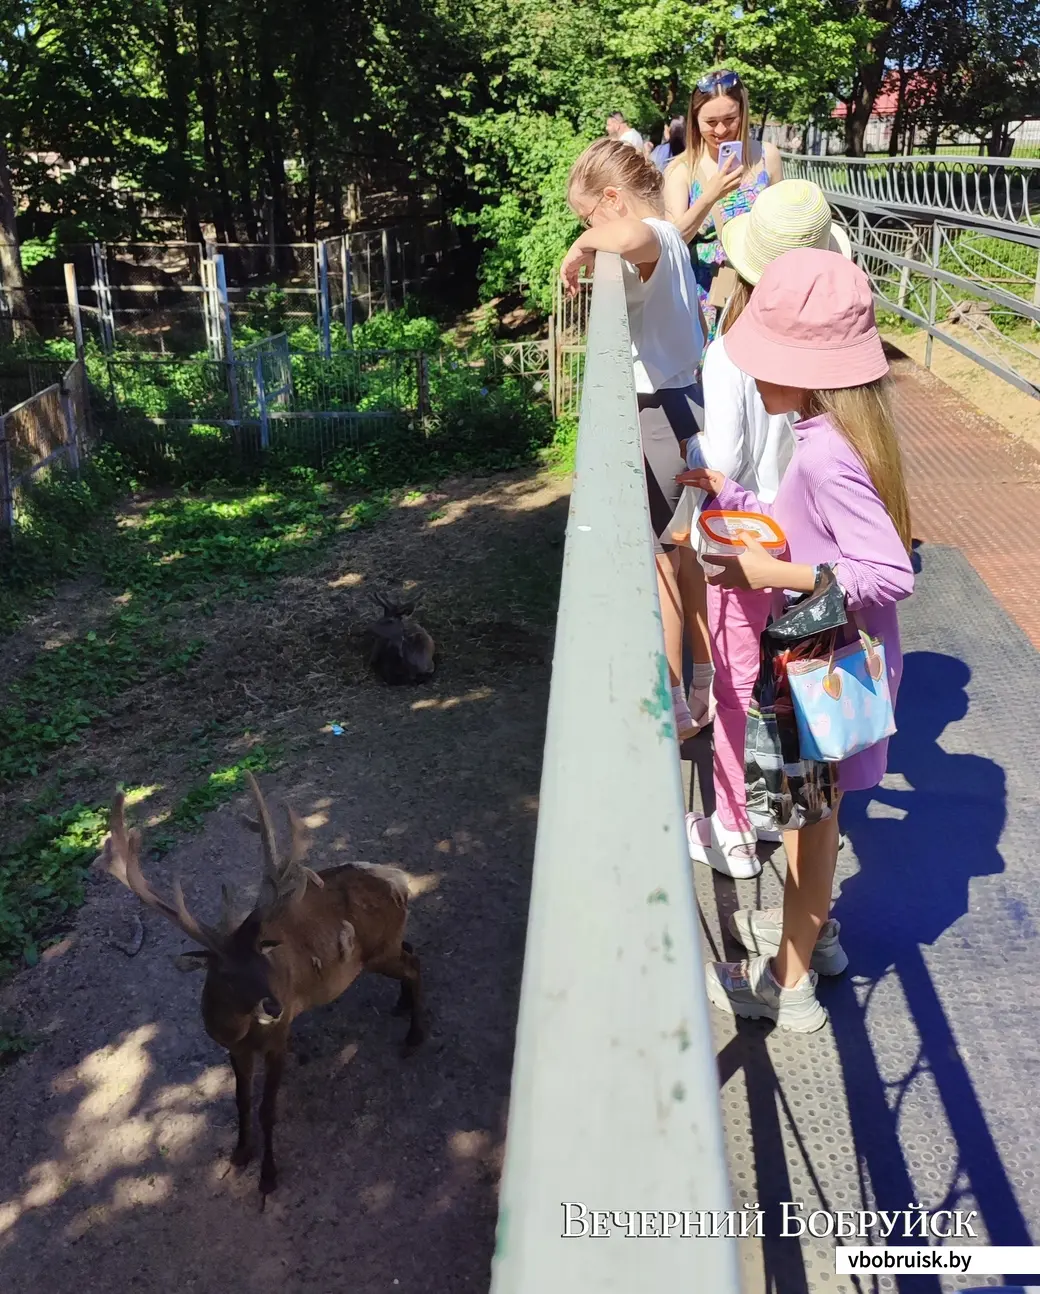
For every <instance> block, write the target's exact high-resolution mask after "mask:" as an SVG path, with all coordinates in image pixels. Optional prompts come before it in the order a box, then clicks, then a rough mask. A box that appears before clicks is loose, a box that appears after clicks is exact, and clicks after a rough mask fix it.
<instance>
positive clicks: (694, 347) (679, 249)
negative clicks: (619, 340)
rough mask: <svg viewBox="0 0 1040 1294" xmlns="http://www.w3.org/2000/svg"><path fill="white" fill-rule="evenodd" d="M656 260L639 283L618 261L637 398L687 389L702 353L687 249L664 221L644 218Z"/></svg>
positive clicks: (629, 268) (635, 271)
mask: <svg viewBox="0 0 1040 1294" xmlns="http://www.w3.org/2000/svg"><path fill="white" fill-rule="evenodd" d="M643 223H644V224H646V225H649V226H650V228H651V229H652V230H653V231H654V233H655V234H656V236H657V241H658V242H659V243H660V245H661V257H660V259H659V260H658V262H657V264H656V265H655V266H654V272H653V273H652V274H651V275H650V277H649V278H648V279H647V280H646V282H645V283H644V282H643V280H642V279H641V278H640V277H639V270H638V269H637V268H636V266H635V265H632V264H630V263H629V262H628V261H624V260H623V261H622V262H621V266H622V270H623V272H624V283H625V295H626V297H627V299H628V326H629V330H630V331H631V334H632V361H633V365H634V368H635V379H636V390H637V391H638V392H639V393H640V394H649V393H651V392H653V391H664V390H670V389H672V388H675V387H682V386H691V385H692V384H693V383H694V381H696V373H697V365H698V364H699V363H700V358H701V352H702V351H703V350H704V338H703V336H702V335H701V327H700V321H699V319H698V315H697V280H696V279H695V278H694V277H693V266H692V265H691V264H690V251H689V248H688V247H687V246H686V244H685V243H684V242H683V240H682V235H681V234H680V233H679V231H678V229H676V227H675V226H674V225H673V224H671V223H670V222H669V221H667V220H658V219H656V218H655V217H653V216H648V217H646V218H645V219H644V221H643Z"/></svg>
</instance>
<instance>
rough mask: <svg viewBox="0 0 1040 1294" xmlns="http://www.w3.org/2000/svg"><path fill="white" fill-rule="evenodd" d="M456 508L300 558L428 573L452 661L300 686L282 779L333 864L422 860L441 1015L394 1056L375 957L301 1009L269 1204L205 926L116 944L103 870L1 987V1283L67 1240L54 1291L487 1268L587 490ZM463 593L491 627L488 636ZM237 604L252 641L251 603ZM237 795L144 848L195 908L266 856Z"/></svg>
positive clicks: (417, 904)
mask: <svg viewBox="0 0 1040 1294" xmlns="http://www.w3.org/2000/svg"><path fill="white" fill-rule="evenodd" d="M528 484H529V483H528ZM470 493H471V494H473V495H474V496H476V495H477V494H478V493H479V491H475V490H473V489H472V488H471V491H470ZM451 507H454V509H455V515H453V516H452V519H451V524H450V525H445V524H441V525H440V526H437V525H433V524H430V523H427V522H425V521H423V520H422V519H419V520H417V521H416V522H415V523H414V524H409V522H408V519H407V518H404V519H402V521H401V522H400V524H398V523H397V522H396V521H389V522H387V523H384V526H383V528H382V530H381V532H380V535H379V536H378V538H372V537H369V538H365V537H364V536H358V537H357V541H356V542H353V543H351V542H350V540H349V537H348V539H347V540H345V541H344V542H345V544H348V547H345V548H344V549H343V551H342V552H340V553H339V554H338V555H337V554H333V555H332V556H331V557H329V558H328V560H327V561H325V562H324V563H323V565H322V568H321V569H320V570H317V571H315V572H314V573H313V576H312V577H311V585H312V586H313V587H311V586H308V587H304V585H301V583H300V581H299V577H297V578H296V579H295V580H294V583H293V588H292V590H291V592H292V596H293V597H294V598H296V600H297V604H298V605H303V604H304V603H306V604H307V605H311V602H312V600H313V599H314V598H316V597H317V588H318V585H319V584H323V585H324V586H325V587H326V588H329V589H333V590H334V588H335V585H336V582H337V580H341V579H342V576H343V575H344V574H349V575H350V577H351V579H350V582H349V584H348V585H347V587H349V588H350V589H351V591H352V593H354V592H356V593H357V594H358V596H359V597H360V596H361V595H362V594H365V593H366V590H367V586H368V585H370V584H375V583H377V582H378V583H379V584H385V583H387V582H391V583H392V582H394V581H395V580H397V581H398V583H401V582H404V581H405V580H406V579H411V580H414V581H417V582H422V583H423V584H424V585H425V586H426V587H427V589H428V591H429V592H430V593H431V594H432V602H433V607H434V610H433V616H432V619H433V620H434V621H435V622H436V624H435V625H432V626H431V627H434V628H439V629H440V631H441V633H442V637H443V639H444V641H445V645H446V648H447V650H446V653H445V663H444V667H443V670H442V672H441V673H440V674H439V676H438V677H437V679H436V680H435V681H434V683H433V684H431V685H428V686H427V687H425V688H422V689H418V690H412V689H386V688H384V687H382V686H381V685H379V684H378V683H376V682H374V681H372V680H370V679H369V678H367V676H366V675H365V673H364V670H363V668H361V667H359V666H358V665H357V664H356V662H355V664H352V665H348V664H345V665H344V667H343V670H342V672H341V673H340V674H339V675H331V676H330V677H328V678H327V679H326V680H325V684H324V690H323V691H322V692H321V693H320V694H319V693H318V692H317V691H313V692H308V693H307V694H306V704H304V705H303V706H302V707H300V712H299V713H298V714H297V715H296V716H295V718H294V724H293V725H292V726H291V728H290V729H288V730H287V738H292V740H288V748H289V751H290V753H289V755H288V757H287V759H286V761H285V763H284V764H283V766H282V767H281V768H280V769H279V770H278V771H277V772H276V773H273V774H268V775H265V776H263V777H262V778H261V783H262V786H263V788H264V790H265V793H266V794H267V795H268V796H269V798H271V799H272V800H273V802H274V803H275V804H277V802H278V800H279V799H282V798H285V799H288V800H290V801H291V803H292V804H293V805H294V807H296V808H297V810H298V811H299V812H301V813H303V814H305V815H314V822H315V824H320V825H316V829H315V833H314V834H315V844H314V849H313V861H315V865H326V864H331V863H334V862H337V861H346V860H348V859H351V858H362V859H365V860H367V861H372V862H383V863H390V862H392V863H396V864H398V865H400V866H402V867H403V868H404V869H405V870H406V871H407V872H409V874H410V875H411V876H412V877H413V890H414V892H415V897H414V898H413V903H412V917H411V920H410V938H411V940H412V942H413V944H414V945H415V948H416V951H417V952H418V953H419V954H420V956H421V958H422V964H423V972H424V979H425V985H426V993H427V999H428V1004H429V1010H430V1015H431V1020H430V1024H431V1037H430V1039H429V1041H428V1042H427V1043H426V1045H425V1046H424V1048H423V1049H421V1050H420V1052H419V1053H418V1054H417V1055H416V1056H414V1057H413V1058H411V1059H409V1060H404V1059H402V1057H401V1055H400V1043H401V1040H402V1035H403V1029H404V1022H402V1021H401V1020H398V1019H395V1018H392V1017H391V1015H390V1012H391V1009H392V1007H393V1005H394V1002H395V998H396V986H395V985H393V984H391V983H390V982H388V981H386V980H383V979H380V978H379V977H375V976H373V977H371V978H368V977H363V978H362V980H360V981H359V982H358V983H357V984H355V985H354V986H353V987H352V988H351V989H350V990H349V991H348V992H347V994H346V995H345V996H344V997H343V998H341V999H340V1000H339V1001H338V1002H335V1003H333V1004H331V1005H330V1006H328V1007H326V1008H323V1009H321V1010H319V1011H315V1012H314V1013H312V1014H311V1015H309V1016H306V1017H304V1018H302V1019H301V1020H300V1021H299V1022H298V1023H297V1025H296V1027H295V1030H294V1035H295V1039H296V1043H295V1055H294V1059H293V1060H292V1061H291V1062H290V1066H289V1069H288V1071H287V1075H286V1079H285V1082H284V1084H283V1087H282V1095H281V1109H280V1120H279V1125H278V1128H277V1132H276V1137H277V1140H276V1150H277V1153H278V1156H279V1160H280V1168H281V1170H282V1176H281V1183H280V1186H279V1189H278V1191H277V1193H276V1194H275V1195H273V1196H271V1197H270V1200H269V1202H268V1205H267V1209H266V1212H264V1213H263V1214H261V1213H260V1212H259V1209H258V1203H259V1195H258V1192H257V1183H256V1171H257V1170H256V1166H255V1165H254V1166H252V1167H251V1168H250V1169H247V1170H246V1171H245V1172H244V1173H243V1174H242V1175H240V1176H238V1175H234V1174H228V1175H226V1174H227V1156H228V1152H229V1150H230V1148H231V1145H232V1142H233V1137H234V1126H235V1114H234V1103H233V1092H232V1082H231V1076H230V1069H229V1067H228V1066H227V1064H226V1062H225V1057H224V1053H222V1052H221V1051H220V1050H219V1049H218V1048H217V1047H216V1046H215V1045H214V1044H212V1043H211V1042H210V1041H209V1039H208V1038H207V1037H206V1035H205V1034H204V1032H203V1030H202V1027H201V1022H200V1020H199V1017H198V997H199V991H200V988H201V981H200V979H199V977H197V976H185V975H179V974H177V972H176V971H175V970H174V969H173V967H172V965H171V964H170V957H171V956H172V955H173V954H175V953H177V952H179V951H181V950H182V949H183V947H184V946H185V942H184V940H183V939H182V938H181V936H180V935H179V932H177V931H175V930H174V929H173V927H172V926H170V925H168V924H167V923H166V922H164V921H163V919H162V918H161V917H159V916H158V915H157V914H155V913H152V912H144V913H143V914H142V915H143V923H144V929H145V938H144V944H143V948H142V949H141V951H140V953H139V954H138V955H137V956H136V957H134V958H132V959H130V958H128V957H127V956H125V955H124V953H122V952H120V951H117V950H116V949H115V948H114V947H113V945H112V943H111V937H112V932H113V931H114V930H116V929H117V928H119V927H120V926H121V925H122V924H123V923H125V921H126V920H127V919H128V917H129V915H130V913H131V911H132V910H136V909H135V907H134V905H135V900H134V899H133V898H132V897H131V896H129V895H127V894H125V893H124V891H122V890H121V889H120V888H119V887H118V886H117V885H115V883H114V882H112V881H110V880H108V879H107V878H100V879H98V880H97V881H96V882H95V883H93V884H92V885H91V887H90V890H91V892H90V897H89V898H88V903H87V905H86V907H85V908H84V910H83V912H82V913H81V914H80V917H79V920H78V921H77V923H76V926H75V928H74V930H73V931H72V934H71V937H70V939H69V940H68V941H67V942H66V943H65V944H64V945H61V946H59V948H58V949H56V950H55V952H54V954H53V955H52V956H51V957H50V958H49V959H47V960H45V962H44V963H43V964H41V966H40V967H39V968H37V969H36V970H34V971H32V972H28V973H26V974H25V975H23V976H22V977H20V979H19V980H18V981H17V982H16V983H15V984H14V985H13V986H9V989H8V991H7V993H6V998H7V1000H8V1002H11V1001H13V1002H14V1003H15V1004H16V1005H17V1006H18V1007H19V1009H20V1010H21V1013H22V1016H23V1019H24V1021H25V1023H26V1025H27V1026H28V1027H29V1028H30V1029H31V1030H32V1031H33V1032H34V1033H35V1034H36V1036H37V1038H38V1040H39V1041H38V1045H37V1047H36V1049H35V1050H34V1051H33V1052H32V1053H31V1054H29V1055H28V1056H26V1057H25V1058H23V1059H22V1060H20V1061H19V1062H17V1063H16V1064H14V1065H13V1066H11V1067H10V1068H9V1069H8V1070H7V1071H6V1072H5V1073H4V1074H3V1075H2V1077H0V1095H2V1108H0V1139H2V1141H3V1143H4V1145H5V1153H4V1156H3V1163H2V1168H0V1271H2V1273H3V1276H2V1279H0V1287H2V1288H4V1289H8V1288H10V1289H17V1288H26V1289H31V1288H35V1287H37V1285H38V1284H39V1273H40V1271H41V1270H42V1267H43V1265H44V1264H46V1271H47V1279H46V1283H47V1287H48V1289H49V1290H52V1291H54V1292H55V1294H80V1292H81V1291H88V1290H98V1291H101V1290H104V1291H111V1290H124V1289H127V1290H128V1289H142V1290H148V1291H155V1292H156V1294H158V1292H161V1291H170V1294H173V1291H177V1292H178V1294H180V1292H181V1291H185V1290H195V1291H198V1292H199V1294H210V1292H212V1294H218V1292H219V1294H224V1291H232V1292H233V1291H239V1290H242V1291H244V1290H249V1291H251V1294H264V1292H265V1291H272V1292H273V1291H276V1290H277V1291H300V1292H303V1291H306V1292H307V1294H326V1292H327V1291H331V1290H359V1291H362V1290H364V1291H368V1290H391V1289H393V1290H397V1289H400V1290H401V1291H402V1294H403V1292H405V1291H414V1292H416V1294H419V1292H422V1294H427V1292H428V1294H443V1292H444V1291H448V1290H450V1291H452V1294H464V1292H465V1291H477V1290H480V1291H484V1290H486V1288H487V1282H488V1278H489V1264H490V1258H491V1249H492V1243H493V1232H494V1224H495V1218H496V1212H497V1201H496V1187H497V1179H498V1173H499V1168H500V1159H501V1154H502V1144H503V1137H504V1132H505V1117H506V1110H507V1101H508V1094H509V1079H510V1071H511V1065H512V1048H513V1033H514V1025H515V1017H516V1010H517V1002H518V994H519V984H520V974H521V963H522V956H523V947H524V932H525V923H526V916H527V900H528V887H529V878H530V867H531V861H532V857H533V852H534V834H535V822H536V813H537V796H538V790H539V779H540V766H541V751H542V741H543V735H544V734H543V728H544V719H545V711H546V705H547V700H548V684H549V661H550V657H551V640H552V619H551V616H552V610H553V608H554V605H555V592H556V584H557V581H558V577H559V562H560V557H561V556H562V544H561V541H562V535H563V526H564V520H565V510H566V498H565V494H564V489H563V487H562V485H560V484H556V485H555V486H552V487H550V488H543V489H542V490H541V491H540V492H539V490H538V489H535V488H528V486H525V485H524V483H523V482H519V483H518V482H516V481H515V480H514V481H512V482H506V483H505V484H501V483H500V484H499V486H496V487H495V488H485V489H484V490H483V494H482V496H481V497H480V498H476V497H474V498H471V499H469V500H468V501H467V498H466V497H464V491H461V490H460V491H458V492H457V497H454V498H449V499H447V500H445V504H444V510H445V511H447V510H449V508H451ZM395 526H397V539H396V541H395V539H394V536H393V534H392V533H391V531H392V528H393V527H395ZM467 527H469V530H468V531H467ZM449 537H450V538H449ZM366 545H368V546H367V547H366ZM525 556H526V559H527V560H526V561H525V560H524V558H525ZM532 566H533V567H534V569H533V570H532ZM449 568H450V569H449ZM449 576H450V588H448V587H447V582H448V580H449ZM304 583H305V584H306V581H305V582H304ZM339 587H340V588H343V587H344V585H343V584H342V583H340V585H339ZM330 614H331V612H330ZM348 618H349V617H348ZM318 620H320V616H316V617H315V622H317V621H318ZM470 621H472V622H473V623H479V625H480V626H482V630H481V632H480V633H479V634H476V635H474V636H472V637H471V638H469V639H468V638H467V635H466V624H467V622H470ZM489 625H490V626H498V627H497V629H493V630H492V629H489V628H488V626H489ZM231 629H232V631H233V633H237V635H238V637H239V639H240V640H242V641H244V642H245V643H246V644H248V642H249V634H248V631H247V628H246V627H244V626H243V624H242V623H241V622H240V623H239V624H238V626H237V628H236V626H235V625H234V624H232V625H231ZM214 632H216V630H215V631H214ZM235 645H236V644H235V642H234V641H233V638H225V642H224V646H225V647H226V648H228V649H230V648H232V647H234V646H235ZM344 650H346V649H344ZM250 690H251V691H254V692H255V695H256V697H257V698H258V699H259V704H260V706H261V712H263V707H264V706H267V707H268V708H269V709H272V710H273V709H275V708H277V709H278V711H279V713H281V712H283V711H289V710H291V709H292V706H291V704H289V703H290V702H291V700H292V698H291V697H289V698H286V697H284V696H281V695H279V693H278V689H277V671H276V670H274V669H271V670H266V669H265V670H263V671H258V672H257V677H256V678H254V679H253V685H252V687H251V689H250ZM318 695H320V696H321V698H322V702H323V704H322V706H321V708H319V706H318V703H317V701H316V700H315V699H314V698H315V697H316V696H318ZM330 718H336V719H339V720H342V722H343V725H344V732H343V735H342V736H333V735H331V734H330V733H329V732H328V730H327V723H328V720H329V719H330ZM146 774H147V775H146ZM122 776H123V777H124V778H125V780H126V781H127V782H130V781H132V780H136V781H140V782H143V781H146V780H149V777H150V774H148V771H147V770H145V769H144V768H136V767H133V766H130V767H126V768H125V770H123V772H122ZM152 780H154V779H152ZM244 807H246V803H245V797H244V796H239V797H237V799H236V800H235V802H233V803H229V804H227V805H226V806H225V807H224V808H223V809H222V810H220V811H218V812H216V813H214V814H212V815H211V817H210V818H209V820H208V821H207V823H206V825H205V827H204V829H203V831H202V832H201V834H199V835H198V836H197V837H195V838H194V839H192V840H191V841H190V842H188V843H186V844H184V845H182V846H181V847H179V848H178V849H176V850H175V851H174V852H173V853H171V854H170V855H169V856H168V857H166V858H164V859H162V860H161V861H159V862H154V863H152V864H150V865H149V867H150V872H151V875H152V876H153V877H154V879H155V880H156V883H157V884H160V885H164V886H168V885H169V883H170V880H171V878H172V876H173V875H174V874H175V873H179V874H180V875H181V876H182V877H183V879H184V884H185V889H186V892H187V895H188V899H189V903H190V904H191V905H192V906H193V908H194V909H196V910H198V911H199V912H200V914H201V915H203V916H205V915H207V913H208V914H209V915H213V914H214V913H215V910H216V906H217V903H218V899H219V885H220V882H221V881H226V880H230V881H231V882H232V883H236V884H244V885H246V886H248V885H249V884H250V882H253V883H255V880H256V878H257V875H258V861H259V860H258V854H257V845H256V840H255V837H251V836H250V835H249V834H248V833H247V832H246V831H245V830H244V829H243V828H242V827H241V825H240V824H239V822H238V818H237V814H238V812H239V810H240V809H242V808H244ZM147 808H148V806H147V804H143V805H141V806H140V807H139V808H138V809H136V810H135V811H134V813H135V817H136V820H137V821H138V822H145V821H146V820H147Z"/></svg>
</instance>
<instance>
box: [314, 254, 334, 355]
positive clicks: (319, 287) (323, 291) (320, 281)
mask: <svg viewBox="0 0 1040 1294" xmlns="http://www.w3.org/2000/svg"><path fill="white" fill-rule="evenodd" d="M314 288H315V294H316V296H317V299H318V336H319V337H320V339H321V353H322V354H323V355H324V356H325V358H326V359H330V358H331V356H332V307H331V303H330V301H329V248H328V244H327V243H326V242H325V240H324V238H323V239H321V240H320V241H319V242H317V243H315V244H314Z"/></svg>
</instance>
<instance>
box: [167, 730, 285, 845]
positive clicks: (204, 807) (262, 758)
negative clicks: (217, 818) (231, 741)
mask: <svg viewBox="0 0 1040 1294" xmlns="http://www.w3.org/2000/svg"><path fill="white" fill-rule="evenodd" d="M278 756H279V751H278V749H277V748H276V747H274V746H270V745H268V746H254V747H253V749H252V750H251V751H250V752H249V754H248V755H246V756H245V757H244V758H243V759H240V760H239V761H238V762H237V763H235V764H229V765H228V766H227V767H226V768H221V769H218V770H217V771H216V772H215V773H210V775H209V776H208V777H206V778H204V779H203V780H202V781H201V782H198V783H196V784H195V785H194V786H193V787H192V788H191V790H190V791H188V792H187V793H186V794H185V796H184V797H183V798H182V799H181V800H180V801H179V802H178V803H177V804H176V805H175V806H174V808H173V809H172V810H171V812H170V816H169V818H168V819H167V822H168V824H169V826H170V827H173V828H188V827H197V826H199V825H200V823H201V822H202V820H203V819H204V818H205V816H206V814H207V813H210V812H212V810H213V809H215V808H217V807H218V806H219V805H221V804H225V803H226V802H227V801H228V800H230V799H231V798H232V797H233V796H234V795H236V794H237V793H238V791H239V789H240V788H241V786H242V784H243V781H244V774H245V772H246V770H247V769H248V770H249V771H250V772H253V773H266V772H269V771H270V770H271V769H272V768H273V767H275V765H276V763H277V760H278Z"/></svg>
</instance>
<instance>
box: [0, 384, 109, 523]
mask: <svg viewBox="0 0 1040 1294" xmlns="http://www.w3.org/2000/svg"><path fill="white" fill-rule="evenodd" d="M88 434H89V404H88V391H87V379H86V374H85V372H84V367H83V363H82V361H80V360H77V361H76V362H75V363H74V364H72V365H71V366H70V367H67V368H65V369H64V371H63V372H62V373H61V375H60V377H59V379H58V381H56V382H52V383H50V384H49V385H48V386H45V387H44V388H43V389H42V390H37V391H36V392H34V393H33V394H32V395H31V396H30V397H29V398H28V399H26V400H22V401H21V402H20V403H18V404H16V405H14V406H13V407H11V408H9V409H8V410H7V412H6V413H4V414H3V415H2V416H0V530H2V531H4V532H6V533H7V534H9V535H10V534H12V533H13V530H14V524H15V520H16V514H17V508H18V500H19V497H20V494H21V492H22V491H23V490H24V489H25V487H26V486H27V485H28V484H29V482H30V481H31V480H32V478H33V477H35V476H36V475H37V473H39V472H41V471H43V470H45V469H47V468H51V467H54V466H57V465H58V464H65V465H67V466H68V467H69V468H70V469H71V470H73V471H78V469H79V463H80V454H81V451H82V450H83V448H85V446H86V442H87V439H88Z"/></svg>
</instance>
